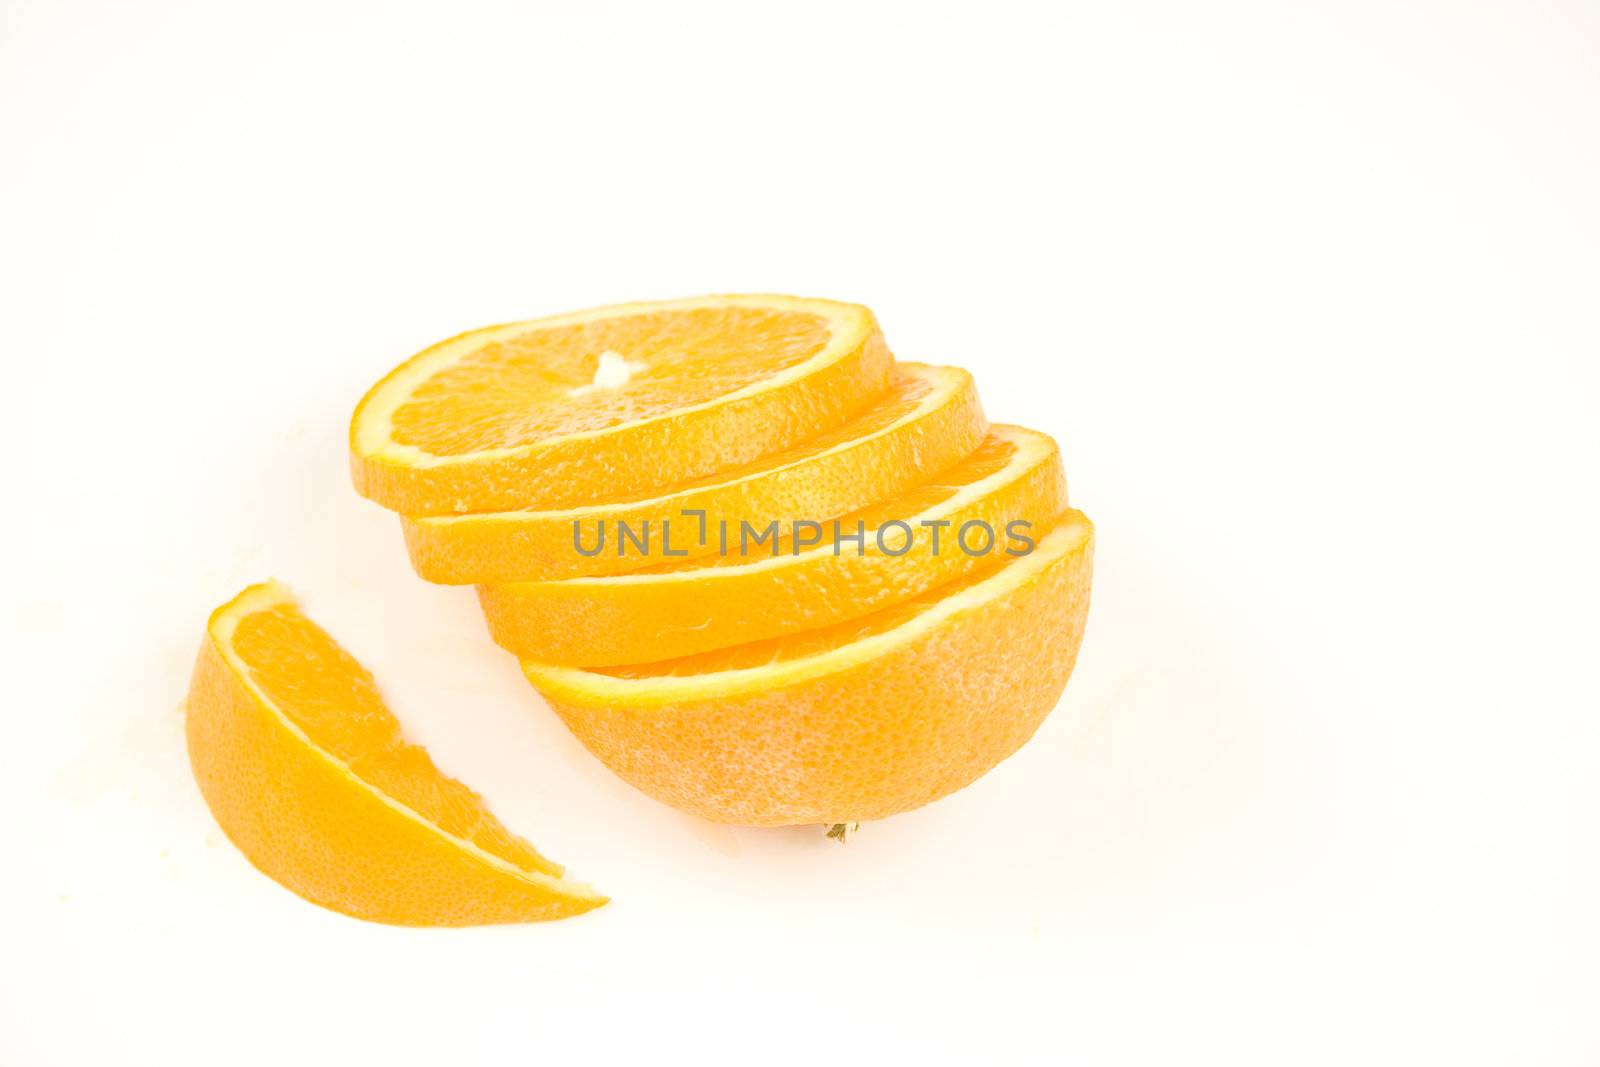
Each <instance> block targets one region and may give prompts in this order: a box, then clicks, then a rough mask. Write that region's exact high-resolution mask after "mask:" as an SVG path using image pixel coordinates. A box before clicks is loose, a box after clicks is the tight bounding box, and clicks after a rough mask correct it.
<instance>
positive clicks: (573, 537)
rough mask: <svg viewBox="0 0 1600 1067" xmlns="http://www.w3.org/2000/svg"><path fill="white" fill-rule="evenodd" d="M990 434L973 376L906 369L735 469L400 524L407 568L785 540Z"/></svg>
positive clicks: (487, 571) (538, 574)
mask: <svg viewBox="0 0 1600 1067" xmlns="http://www.w3.org/2000/svg"><path fill="white" fill-rule="evenodd" d="M986 428H987V427H986V423H985V421H984V417H983V410H982V408H981V407H980V406H979V403H978V394H977V389H976V388H975V387H974V385H973V382H972V376H971V375H970V374H968V373H967V372H966V371H964V370H961V369H960V368H957V367H933V366H927V365H924V364H918V363H902V364H899V365H898V366H897V367H896V372H895V376H894V379H893V380H892V381H891V382H890V385H889V388H888V389H887V390H885V391H884V393H883V394H882V395H881V396H880V397H879V398H878V399H877V401H876V402H874V404H873V405H872V406H871V407H869V408H867V409H866V410H865V411H863V412H861V413H859V414H858V415H856V416H855V417H854V418H853V419H851V420H850V421H848V422H846V423H844V424H843V425H841V426H838V427H836V428H834V429H832V430H829V431H827V432H825V433H823V434H821V435H819V436H817V437H814V438H812V439H810V440H808V441H806V442H804V443H803V444H800V445H796V446H794V447H793V448H789V449H785V450H783V451H780V452H776V453H772V454H769V455H766V456H764V457H762V458H761V459H759V460H757V461H755V462H753V463H750V464H746V465H744V466H742V467H738V468H735V469H733V470H731V471H725V472H723V473H720V474H718V475H715V476H712V477H708V478H702V479H698V480H694V481H690V482H686V483H681V484H679V485H676V486H674V487H672V488H670V489H667V490H663V491H659V492H657V493H655V494H653V495H649V496H645V497H640V498H636V499H628V498H613V499H610V500H606V501H604V502H600V503H591V504H589V505H587V506H584V507H576V508H567V509H563V510H556V511H531V510H529V511H504V512H491V513H484V514H475V515H436V516H424V517H415V518H413V517H402V519H401V523H402V526H403V528H404V531H405V538H406V546H407V548H408V549H409V550H410V553H411V562H412V565H413V566H414V567H415V568H416V571H417V573H418V574H420V575H421V576H422V577H423V578H426V579H427V580H429V581H432V582H443V583H446V584H468V583H483V582H515V581H535V580H544V579H549V578H563V577H573V576H577V575H583V574H619V573H624V572H626V571H630V570H637V569H638V568H639V567H641V566H646V565H649V564H651V563H653V562H661V561H662V560H663V559H664V558H666V557H665V555H664V554H665V553H666V552H667V551H669V550H670V551H671V552H672V553H673V554H674V555H677V554H682V558H691V557H698V556H704V555H708V554H710V553H713V552H718V551H720V548H721V541H722V538H721V536H720V533H721V531H724V530H726V531H727V532H728V535H729V537H730V538H731V539H733V540H734V542H735V543H737V540H738V539H739V537H740V534H741V532H742V530H743V525H744V524H748V525H749V527H750V528H751V530H752V531H754V532H755V533H756V534H759V533H762V532H765V531H766V530H768V529H769V527H773V526H774V524H775V526H776V530H777V531H778V532H780V533H781V532H783V531H788V530H791V529H792V528H793V523H794V522H795V521H797V520H809V521H820V520H825V519H831V518H833V517H834V516H837V515H843V514H846V513H848V512H851V511H854V510H856V509H858V508H860V507H862V506H863V505H864V504H866V503H868V502H870V501H874V500H882V499H885V498H888V497H891V496H894V495H896V494H898V493H901V492H904V491H905V490H907V489H908V488H910V487H911V486H913V485H915V484H916V483H917V482H919V481H923V480H925V479H926V478H927V477H928V476H929V475H931V474H933V473H934V472H936V471H938V470H940V469H942V468H944V467H948V466H950V465H951V464H953V463H955V462H956V461H957V460H958V459H960V458H961V457H962V456H964V455H966V454H968V453H969V452H971V451H972V450H973V449H974V448H976V447H977V446H978V444H979V442H980V441H982V439H983V436H984V434H985V432H986ZM701 512H703V513H704V515H703V516H702V515H699V514H698V513H701ZM622 526H626V527H627V529H628V530H629V531H630V532H631V533H632V535H633V538H634V539H633V540H629V539H627V538H625V537H624V536H623V535H622V533H621V527H622ZM702 531H704V533H705V537H704V539H703V540H702V539H701V533H702ZM747 543H748V539H747ZM580 546H581V548H580Z"/></svg>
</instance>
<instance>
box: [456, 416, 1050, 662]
mask: <svg viewBox="0 0 1600 1067" xmlns="http://www.w3.org/2000/svg"><path fill="white" fill-rule="evenodd" d="M1066 503H1067V487H1066V478H1065V476H1064V474H1063V473H1062V467H1061V455H1060V452H1059V450H1058V449H1057V448H1056V444H1055V442H1054V441H1052V440H1051V439H1050V438H1049V437H1048V436H1046V435H1045V434H1042V433H1039V432H1037V431H1034V430H1028V429H1024V428H1022V427H1018V426H994V427H991V428H990V431H989V436H988V437H986V438H985V439H984V440H983V442H982V443H981V444H980V445H979V446H978V448H977V449H976V450H974V451H973V452H972V453H971V454H970V455H968V456H967V457H965V458H964V459H962V460H961V461H959V462H958V463H956V464H955V465H954V466H952V467H949V468H946V469H945V470H943V471H940V472H939V473H938V474H936V475H935V476H934V477H933V478H932V479H931V480H930V481H927V482H924V483H922V484H921V485H918V486H917V487H915V488H913V489H910V490H908V491H907V492H905V493H903V494H901V495H900V496H897V497H894V498H892V499H890V500H887V501H884V502H882V503H878V504H874V505H872V506H871V507H868V508H865V509H863V510H861V511H858V512H856V513H854V514H852V515H847V516H845V517H844V518H842V519H838V520H834V522H831V523H827V524H825V526H826V530H825V534H824V536H823V539H822V543H821V544H819V545H817V546H816V547H812V548H806V549H803V550H801V551H799V552H796V551H794V550H793V546H792V544H773V545H765V546H762V548H761V549H759V550H755V551H746V552H745V553H743V554H741V553H739V552H738V551H737V550H735V551H734V552H731V553H730V554H729V555H726V556H720V555H717V556H708V557H701V558H699V559H692V560H687V561H683V562H676V563H663V564H657V565H654V566H650V567H647V568H644V569H642V570H638V571H632V572H629V573H627V574H621V575H611V576H601V577H583V578H567V579H557V580H553V581H545V582H513V583H506V584H499V585H483V586H479V588H478V596H479V600H480V601H481V603H482V605H483V613H484V617H485V618H486V619H487V620H488V623H489V632H490V634H491V636H493V638H494V639H495V641H496V642H498V643H499V644H500V645H501V646H502V647H504V648H506V649H509V650H510V651H511V652H513V653H515V654H516V655H517V656H518V658H520V659H527V660H535V661H538V662H541V663H554V664H563V665H566V666H576V667H591V666H608V665H613V664H624V663H644V662H651V661H655V660H662V659H668V658H672V657H677V656H687V655H691V654H693V653H696V652H704V651H708V650H710V649H715V648H721V647H724V646H728V645H736V644H745V643H748V642H750V641H757V640H761V639H764V638H768V637H776V636H779V635H780V634H785V633H790V632H795V631H801V630H809V629H815V628H817V627H821V626H826V625H829V624H831V623H836V622H842V621H844V620H846V619H851V618H856V617H858V616H861V615H866V614H869V613H870V612H873V611H876V610H878V609H879V608H883V607H886V606H888V605H890V604H894V603H897V602H899V601H902V600H907V599H909V598H911V597H913V596H916V595H917V594H919V593H922V592H924V591H926V590H928V589H932V588H934V587H936V586H939V585H942V584H943V583H945V582H948V581H951V580H953V579H955V578H958V577H960V576H961V575H963V574H966V573H968V572H969V571H972V570H975V569H977V568H978V567H980V566H982V565H983V564H984V563H985V561H986V560H989V559H991V558H998V555H999V554H1003V553H1006V552H1012V553H1020V552H1022V551H1024V550H1025V549H1026V547H1027V542H1026V541H1025V540H1024V539H1031V538H1033V537H1035V536H1037V535H1039V534H1041V533H1042V532H1043V531H1044V530H1045V529H1046V528H1048V526H1049V525H1050V524H1051V523H1052V522H1053V521H1054V520H1055V517H1056V516H1057V515H1059V514H1060V513H1061V510H1062V509H1063V508H1064V507H1066ZM834 523H837V527H838V533H839V534H840V535H846V536H851V537H853V536H856V535H860V537H859V540H838V541H836V539H835V530H834ZM1018 523H1020V524H1021V525H1014V524H1018ZM889 524H897V525H889ZM880 530H881V537H880ZM880 541H881V544H880ZM734 547H735V549H737V547H738V546H737V545H735V546H734ZM747 547H748V546H747Z"/></svg>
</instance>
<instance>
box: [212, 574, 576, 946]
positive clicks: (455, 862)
mask: <svg viewBox="0 0 1600 1067" xmlns="http://www.w3.org/2000/svg"><path fill="white" fill-rule="evenodd" d="M186 718H187V725H186V729H187V732H188V741H189V760H190V763H191V765H192V766H193V768H194V776H195V780H196V781H197V782H198V783H199V785H200V792H201V793H202V794H203V795H204V797H205V800H206V803H207V805H209V806H210V808H211V812H212V814H213V815H215V816H216V819H217V822H218V823H219V824H220V825H221V827H222V830H223V832H224V833H226V834H227V835H228V837H229V838H230V839H231V840H232V841H233V843H234V844H235V845H237V846H238V847H239V851H241V852H243V853H244V855H245V857H246V858H247V859H248V860H249V861H250V862H251V863H253V864H255V865H256V867H258V868H259V869H260V870H261V871H263V872H264V873H266V874H267V875H268V876H270V877H271V878H273V879H274V880H276V881H278V882H279V883H281V884H283V885H284V886H287V887H288V888H289V889H291V890H293V891H294V892H296V893H298V894H299V895H300V896H302V897H305V898H306V899H307V900H310V901H312V902H313V903H316V904H321V905H322V906H324V907H327V908H331V909H333V910H335V911H341V912H344V913H346V914H349V915H355V916H358V917H360V918H363V919H373V920H377V921H379V922H387V923H400V924H405V925H413V926H464V925H471V924H477V923H503V922H526V921H531V920H538V919H558V918H561V917H563V916H567V915H576V914H578V913H579V912H584V911H588V910H589V909H591V908H594V907H598V906H599V905H601V904H604V903H605V902H606V898H605V897H603V896H600V895H599V894H597V893H595V892H594V890H592V889H590V888H589V887H588V886H586V885H582V884H580V883H578V882H572V881H568V880H567V879H565V878H564V877H562V869H561V867H560V866H559V865H557V864H555V863H552V862H551V861H549V860H547V859H545V858H544V857H543V856H541V855H539V853H538V852H537V851H535V850H534V848H533V846H531V845H529V844H528V843H527V842H526V841H523V840H522V839H521V838H519V837H517V836H515V835H514V834H512V833H511V831H509V830H507V829H506V828H505V827H504V826H503V825H501V823H500V822H499V821H498V820H497V819H496V818H495V817H494V816H493V815H491V814H490V813H489V811H488V810H487V809H486V808H485V807H484V804H483V801H482V799H481V798H479V797H478V795H477V794H476V793H474V792H472V791H471V790H470V789H468V788H467V787H466V786H464V785H462V784H461V783H460V782H457V781H455V780H454V779H452V778H448V777H446V776H445V775H444V774H443V773H441V772H440V771H439V769H438V768H437V767H435V766H434V765H433V761H432V760H430V759H429V758H428V754H427V753H426V752H424V751H423V750H422V749H420V748H418V747H416V746H415V745H410V744H407V743H406V742H405V740H404V739H403V738H402V737H401V736H400V728H399V724H398V723H397V722H396V721H395V718H394V716H393V715H392V714H390V712H389V710H388V708H386V707H385V706H384V703H383V698H382V697H381V696H380V695H379V693H378V688H377V686H376V684H375V683H374V682H373V680H372V675H370V674H369V673H367V671H366V670H365V669H364V668H363V667H362V666H361V665H360V664H359V663H357V662H356V661H355V660H354V659H353V658H352V657H351V656H350V654H349V653H347V652H345V651H344V650H343V649H342V648H340V647H339V645H338V644H337V643H335V642H334V640H333V638H332V637H329V636H328V634H327V633H326V632H325V631H324V630H322V628H321V627H319V626H317V625H316V624H315V623H314V622H312V621H311V620H310V619H308V618H306V616H305V615H304V614H302V613H301V611H300V608H299V607H298V606H297V605H296V603H295V601H294V599H293V597H292V596H291V595H290V593H289V591H288V590H287V589H286V588H284V587H283V586H282V585H279V584H277V583H275V582H269V583H266V584H263V585H255V586H251V587H250V588H248V589H246V590H245V591H244V592H242V593H240V594H239V595H238V596H237V597H235V598H234V599H233V600H231V601H230V602H228V603H227V604H225V605H223V606H222V607H220V608H218V609H217V611H216V612H215V614H213V615H212V616H211V621H210V624H209V625H208V627H207V631H206V638H205V641H204V643H203V644H202V645H201V647H200V656H199V660H198V662H197V663H196V664H195V670H194V678H193V681H192V682H191V684H190V688H189V698H188V703H187V716H186Z"/></svg>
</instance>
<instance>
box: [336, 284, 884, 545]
mask: <svg viewBox="0 0 1600 1067" xmlns="http://www.w3.org/2000/svg"><path fill="white" fill-rule="evenodd" d="M891 362H892V360H891V357H890V355H889V350H888V347H887V346H886V345H885V343H884V340H883V335H882V334H881V333H880V332H879V330H878V325H877V322H876V320H875V319H874V318H873V316H872V313H871V312H870V311H868V310H867V309H866V308H864V307H861V306H860V305H857V304H845V303H839V302H836V301H831V300H814V299H805V298H800V297H791V296H773V295H740V296H710V297H697V298H692V299H686V300H667V301H659V302H653V303H638V304H619V305H614V306H611V307H602V308H594V309H591V310H588V311H580V312H574V313H571V314H567V315H557V316H554V317H550V318H544V319H534V320H531V321H528V322H517V323H509V324H506V325H503V326H492V327H488V328H486V329H481V330H474V331H472V332H470V333H465V334H462V335H460V336H459V337H454V338H452V339H450V340H448V341H444V342H442V343H440V344H438V345H435V346H434V347H432V348H429V349H427V350H426V351H424V352H422V353H421V354H419V355H417V356H414V357H412V358H411V359H410V360H408V361H407V362H406V363H403V364H401V365H400V366H399V367H397V368H396V369H395V370H394V371H392V372H391V373H390V374H389V375H388V376H387V377H386V378H384V379H383V380H382V381H380V382H379V383H378V384H377V385H375V386H373V387H372V389H371V390H370V391H369V392H368V393H367V395H366V396H365V397H364V398H363V399H362V401H361V403H360V404H359V405H358V406H357V407H356V410H355V414H354V416H353V418H352V419H351V424H350V450H351V472H352V477H353V479H354V481H355V485H356V489H357V491H359V492H360V493H361V494H362V495H364V496H367V497H370V498H371V499H373V500H375V501H377V502H378V503H380V504H382V505H384V506H385V507H388V508H390V509H391V510H394V511H398V512H401V513H402V514H407V515H439V514H459V513H466V512H475V511H493V510H501V509H506V508H544V509H548V508H561V507H570V506H574V505H577V504H581V503H585V502H588V501H590V500H607V499H619V498H622V497H624V496H627V495H630V494H638V493H642V492H645V491H647V490H650V489H653V488H655V487H657V486H663V485H670V484H673V483H675V482H681V481H684V480H687V479H691V478H700V477H704V476H706V475H709V474H713V473H715V472H716V471H719V470H725V469H727V468H730V467H734V466H737V465H739V464H741V463H747V462H750V461H752V460H754V459H756V458H757V457H759V456H762V455H765V454H767V453H769V452H773V451H776V450H778V449H783V448H787V447H789V446H790V445H793V444H795V443H797V442H800V441H803V440H805V439H807V438H809V437H813V436H815V435H816V434H818V433H821V432H823V431H824V430H827V429H828V428H830V427H832V426H835V425H837V424H838V423H839V422H841V421H843V420H844V419H846V418H848V417H849V416H850V415H852V414H853V413H855V412H856V411H857V410H859V409H860V408H862V407H863V406H864V405H865V404H866V403H867V402H868V401H870V400H871V399H872V398H873V397H874V396H876V395H877V394H878V393H879V392H881V391H882V390H883V388H884V387H885V385H886V384H887V383H888V378H889V370H890V365H891Z"/></svg>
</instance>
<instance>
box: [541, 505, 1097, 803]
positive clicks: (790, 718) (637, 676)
mask: <svg viewBox="0 0 1600 1067" xmlns="http://www.w3.org/2000/svg"><path fill="white" fill-rule="evenodd" d="M1093 543H1094V531H1093V527H1092V525H1091V524H1090V523H1089V520H1088V519H1087V518H1086V517H1085V516H1083V515H1082V514H1081V513H1080V512H1076V511H1067V512H1065V513H1064V514H1063V516H1062V517H1061V519H1060V521H1059V522H1058V523H1057V524H1056V525H1055V526H1054V527H1053V528H1052V529H1050V531H1049V532H1048V533H1045V534H1043V536H1042V537H1041V538H1040V540H1039V541H1038V543H1037V545H1036V547H1035V548H1034V550H1033V551H1032V552H1030V553H1028V554H1027V555H1025V556H1019V557H1016V558H1014V559H1011V560H1010V561H1008V562H1006V563H1004V564H1001V565H998V566H993V567H990V568H987V569H985V570H981V571H974V572H972V573H970V574H968V575H966V576H964V577H962V578H959V579H957V580H956V581H954V582H952V583H950V584H949V585H946V586H944V587H941V588H939V589H936V590H933V591H931V592H928V593H924V594H921V595H919V596H917V597H914V598H912V599H910V600H908V601H905V602H904V603H901V604H897V605H895V606H893V607H889V608H885V609H883V610H882V611H879V612H876V613H874V614H872V615H868V616H865V617H863V618H860V619H854V620H851V621H848V622H843V623H838V624H835V625H833V626H830V627H824V628H821V629H818V630H813V631H808V632H806V633H800V634H792V635H787V636H784V637H776V638H772V639H769V640H765V641H757V642H752V643H750V644H746V645H739V646H735V647H733V648H728V649H720V650H717V651H713V652H705V653H699V654H696V655H693V656H687V657H683V658H679V659H673V660H667V661H663V662H660V663H653V664H646V665H642V666H631V667H614V668H606V669H581V668H575V667H558V666H551V665H548V664H538V663H528V662H525V663H524V664H523V671H524V673H525V674H526V675H527V676H528V679H529V681H530V682H532V683H533V685H534V687H535V688H536V689H538V690H539V692H540V693H541V694H543V696H544V697H545V699H546V700H547V701H548V702H549V704H550V705H551V707H553V708H554V709H555V710H556V712H557V713H558V714H559V715H560V716H561V718H562V719H563V720H564V721H565V722H566V724H567V726H568V727H569V728H570V729H571V730H572V732H573V733H574V734H575V735H576V736H577V737H578V739H579V740H580V741H582V742H583V744H584V745H585V746H587V747H588V748H589V750H590V751H591V752H593V753H594V754H595V755H596V756H597V757H599V758H600V760H601V761H602V762H604V763H605V764H606V765H607V766H609V767H610V768H611V769H612V770H613V771H615V772H616V773H617V774H618V775H619V776H621V777H622V778H623V779H624V780H626V781H628V782H630V783H632V784H633V785H634V786H636V787H638V788H639V789H641V790H643V791H644V792H645V793H648V794H649V795H651V796H653V797H655V798H657V799H658V800H661V801H664V802H665V803H667V804H670V805H672V806H674V807H677V808H680V809H682V810H684V811H688V812H691V813H693V814H696V815H700V816H703V817H705V818H708V819H713V820H717V821H720V822H729V823H738V824H743V825H751V826H772V825H782V824H790V823H818V822H820V823H848V822H855V821H860V820H866V819H878V818H882V817H884V816H887V815H892V814H894V813H896V812H900V811H905V810H908V809H910V808H914V807H917V806H919V805H921V804H926V803H928V802H929V801H932V800H936V799H938V798H939V797H942V796H944V795H946V794H948V793H951V792H953V791H955V790H957V789H959V788H961V787H962V786H965V785H967V784H968V783H970V782H972V781H973V780H974V779H976V778H977V777H979V776H980V775H982V774H983V773H984V772H986V771H987V770H989V769H990V768H991V767H993V766H994V765H995V764H996V763H998V762H999V761H1000V760H1002V759H1004V758H1005V757H1006V756H1008V755H1010V754H1011V753H1012V752H1014V751H1016V749H1017V748H1018V747H1019V746H1021V745H1022V744H1023V742H1025V741H1026V740H1027V739H1028V738H1029V737H1030V736H1032V734H1033V732H1034V730H1035V729H1036V728H1037V727H1038V725H1039V723H1040V722H1041V721H1042V720H1043V719H1044V717H1045V715H1046V714H1048V713H1049V711H1050V709H1051V708H1052V707H1054V706H1055V704H1056V702H1057V700H1058V699H1059V698H1060V696H1061V691H1062V689H1063V688H1064V687H1065V685H1066V682H1067V678H1068V676H1069V675H1070V674H1071V672H1072V667H1073V663H1074V661H1075V660H1076V657H1077V651H1078V645H1079V643H1080V641H1081V639H1082V636H1083V627H1084V622H1085V619H1086V617H1087V613H1088V607H1089V586H1090V573H1091V567H1092V556H1093Z"/></svg>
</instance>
